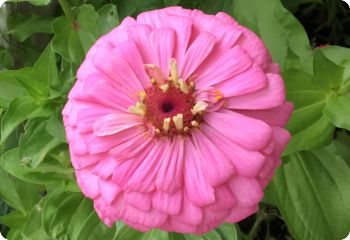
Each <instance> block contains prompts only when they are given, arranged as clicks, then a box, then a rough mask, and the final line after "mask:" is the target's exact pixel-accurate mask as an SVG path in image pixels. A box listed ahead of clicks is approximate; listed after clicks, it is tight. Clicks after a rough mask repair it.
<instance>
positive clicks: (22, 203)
mask: <svg viewBox="0 0 350 240" xmlns="http://www.w3.org/2000/svg"><path fill="white" fill-rule="evenodd" d="M0 179H1V184H0V198H1V199H2V200H3V201H5V202H6V203H7V204H8V205H10V206H11V207H12V208H14V209H17V210H19V211H21V213H22V214H23V215H27V214H28V212H29V211H30V210H31V209H32V207H33V206H34V204H36V203H37V202H38V201H39V198H40V196H39V192H38V191H37V188H36V186H35V185H32V184H29V183H26V182H23V181H21V180H19V179H16V178H13V177H12V176H10V175H9V174H8V173H6V172H5V171H4V170H3V169H1V168H0Z"/></svg>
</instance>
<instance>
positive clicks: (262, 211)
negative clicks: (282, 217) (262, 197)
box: [248, 206, 266, 239]
mask: <svg viewBox="0 0 350 240" xmlns="http://www.w3.org/2000/svg"><path fill="white" fill-rule="evenodd" d="M265 209H266V207H265V206H264V207H262V208H261V209H260V210H259V212H258V213H257V214H256V219H255V222H254V225H253V227H252V229H251V230H250V231H249V234H248V239H254V237H255V236H256V233H257V231H258V227H259V225H260V223H261V222H262V221H264V219H265Z"/></svg>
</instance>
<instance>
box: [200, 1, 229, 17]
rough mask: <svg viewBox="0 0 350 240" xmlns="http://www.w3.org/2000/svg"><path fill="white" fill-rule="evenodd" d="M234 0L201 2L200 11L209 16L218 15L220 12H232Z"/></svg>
mask: <svg viewBox="0 0 350 240" xmlns="http://www.w3.org/2000/svg"><path fill="white" fill-rule="evenodd" d="M232 3H233V0H222V1H217V0H207V1H201V2H200V4H199V6H198V9H200V10H202V11H203V12H205V13H208V14H216V13H217V12H220V11H225V12H230V11H231V8H232Z"/></svg>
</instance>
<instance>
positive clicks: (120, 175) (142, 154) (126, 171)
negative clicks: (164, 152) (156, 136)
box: [112, 141, 154, 189]
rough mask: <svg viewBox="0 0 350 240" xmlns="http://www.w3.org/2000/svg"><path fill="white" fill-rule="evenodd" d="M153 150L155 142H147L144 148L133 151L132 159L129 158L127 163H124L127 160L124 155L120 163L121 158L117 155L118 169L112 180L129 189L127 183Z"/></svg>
mask: <svg viewBox="0 0 350 240" xmlns="http://www.w3.org/2000/svg"><path fill="white" fill-rule="evenodd" d="M153 149H154V142H153V141H147V144H145V145H143V146H142V147H137V148H136V147H135V148H134V149H133V151H131V153H133V154H131V156H130V158H127V160H126V161H123V160H125V158H126V157H125V156H123V155H122V156H121V159H122V161H120V159H119V156H118V155H116V156H115V158H116V159H117V160H118V167H117V168H116V169H115V171H114V173H113V176H112V180H113V181H114V182H116V183H117V184H118V185H120V186H123V188H124V189H127V188H128V187H127V184H126V183H127V182H128V181H129V179H130V177H131V176H132V175H133V173H134V172H135V170H136V169H137V168H138V167H139V166H140V164H141V163H142V162H143V160H144V159H145V158H146V157H147V156H148V155H149V154H150V152H151V151H152V150H153ZM153 151H154V150H153Z"/></svg>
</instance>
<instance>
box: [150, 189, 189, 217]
mask: <svg viewBox="0 0 350 240" xmlns="http://www.w3.org/2000/svg"><path fill="white" fill-rule="evenodd" d="M152 206H153V207H154V208H155V209H157V210H159V211H161V212H163V213H166V214H170V215H178V214H179V213H180V211H181V209H182V191H177V192H176V193H174V194H169V193H166V192H162V191H156V192H155V193H154V194H153V199H152Z"/></svg>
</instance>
